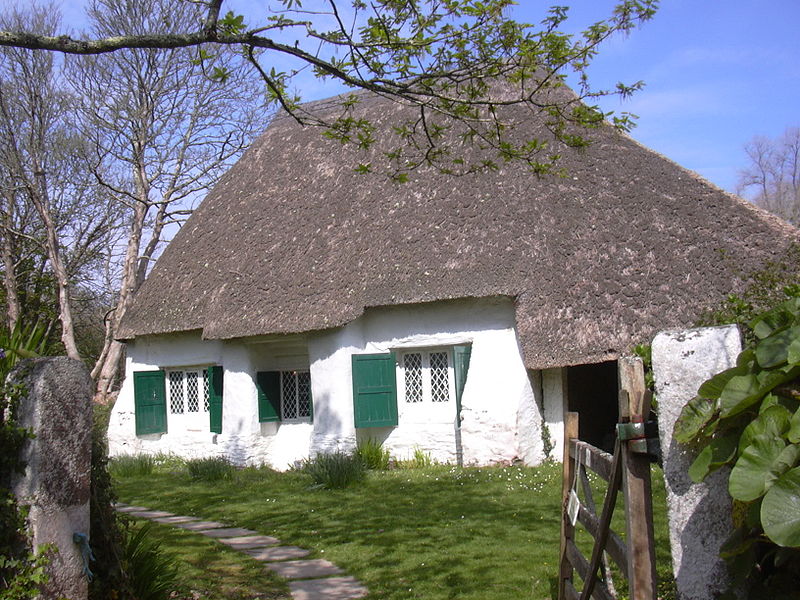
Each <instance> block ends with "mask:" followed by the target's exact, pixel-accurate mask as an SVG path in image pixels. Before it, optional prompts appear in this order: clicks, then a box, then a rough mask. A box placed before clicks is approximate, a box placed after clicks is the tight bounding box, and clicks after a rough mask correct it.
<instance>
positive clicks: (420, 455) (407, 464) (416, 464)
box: [397, 448, 436, 469]
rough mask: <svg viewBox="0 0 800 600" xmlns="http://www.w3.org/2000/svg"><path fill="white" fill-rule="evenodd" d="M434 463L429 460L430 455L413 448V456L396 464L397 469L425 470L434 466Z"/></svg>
mask: <svg viewBox="0 0 800 600" xmlns="http://www.w3.org/2000/svg"><path fill="white" fill-rule="evenodd" d="M435 464H436V463H435V462H434V460H433V459H432V458H431V455H430V454H428V453H427V452H425V451H424V450H423V449H422V448H414V454H413V455H412V456H411V458H410V459H408V460H400V461H398V462H397V468H398V469H427V468H428V467H432V466H434V465H435Z"/></svg>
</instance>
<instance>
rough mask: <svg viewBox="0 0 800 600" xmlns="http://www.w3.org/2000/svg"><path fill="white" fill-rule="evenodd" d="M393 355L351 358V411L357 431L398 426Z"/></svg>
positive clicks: (370, 355)
mask: <svg viewBox="0 0 800 600" xmlns="http://www.w3.org/2000/svg"><path fill="white" fill-rule="evenodd" d="M396 379H397V377H396V373H395V357H394V354H392V353H389V354H353V408H354V413H355V422H356V427H393V426H396V425H397V381H396Z"/></svg>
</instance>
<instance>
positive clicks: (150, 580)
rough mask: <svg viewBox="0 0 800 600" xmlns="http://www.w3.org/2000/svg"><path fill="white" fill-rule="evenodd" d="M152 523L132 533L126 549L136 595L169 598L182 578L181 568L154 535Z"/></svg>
mask: <svg viewBox="0 0 800 600" xmlns="http://www.w3.org/2000/svg"><path fill="white" fill-rule="evenodd" d="M151 527H152V525H151V524H150V523H147V524H145V525H144V526H142V527H140V528H139V529H138V530H131V531H129V532H128V536H129V537H128V541H127V543H126V544H125V546H124V549H123V553H124V556H123V559H122V564H123V565H124V566H125V568H126V570H127V573H128V578H129V583H130V586H131V591H132V592H133V597H134V598H137V600H167V599H168V598H169V597H170V594H171V593H172V591H173V589H174V587H175V581H176V579H177V578H178V567H177V565H176V564H175V561H174V559H173V557H172V555H170V554H169V553H166V552H164V550H163V549H162V548H161V543H160V542H159V541H157V540H156V539H155V538H154V537H153V536H152V535H151V533H150V532H151Z"/></svg>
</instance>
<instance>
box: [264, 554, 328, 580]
mask: <svg viewBox="0 0 800 600" xmlns="http://www.w3.org/2000/svg"><path fill="white" fill-rule="evenodd" d="M267 568H268V569H270V570H272V571H275V572H276V573H277V574H278V575H280V576H281V577H283V578H284V579H313V578H315V577H326V576H328V575H341V574H342V573H344V571H342V570H341V569H340V568H339V567H337V566H336V565H335V564H333V563H332V562H331V561H329V560H325V559H322V558H316V559H313V560H289V561H285V562H276V563H270V564H268V565H267Z"/></svg>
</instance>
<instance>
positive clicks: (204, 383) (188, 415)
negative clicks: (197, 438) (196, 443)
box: [165, 366, 209, 431]
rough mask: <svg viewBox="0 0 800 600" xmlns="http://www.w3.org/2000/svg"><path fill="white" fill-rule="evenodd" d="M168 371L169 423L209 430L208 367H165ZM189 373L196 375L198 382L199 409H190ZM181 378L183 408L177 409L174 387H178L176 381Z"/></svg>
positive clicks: (197, 429)
mask: <svg viewBox="0 0 800 600" xmlns="http://www.w3.org/2000/svg"><path fill="white" fill-rule="evenodd" d="M165 371H166V380H167V381H166V383H167V385H166V388H167V419H168V423H172V424H173V425H176V426H180V427H182V428H184V429H188V430H193V431H195V430H196V431H207V430H208V419H209V416H208V397H209V389H208V383H209V382H208V371H207V367H204V366H203V367H200V366H191V367H175V368H169V369H165ZM188 373H192V374H194V375H195V381H196V383H197V410H192V411H190V410H189V387H190V384H189V380H190V379H191V378H190V377H187V374H188ZM178 378H180V383H179V384H178V385H180V388H181V395H182V399H181V410H180V411H178V410H175V406H174V404H177V401H176V402H175V403H174V404H173V397H172V396H173V388H174V387H177V386H176V384H175V383H174V382H175V381H177V379H178Z"/></svg>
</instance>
